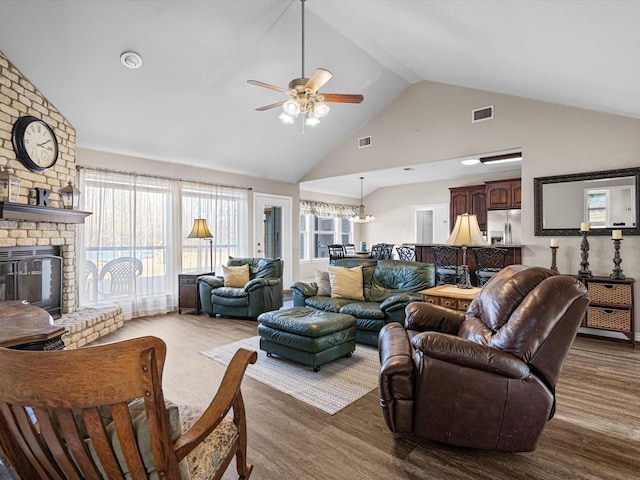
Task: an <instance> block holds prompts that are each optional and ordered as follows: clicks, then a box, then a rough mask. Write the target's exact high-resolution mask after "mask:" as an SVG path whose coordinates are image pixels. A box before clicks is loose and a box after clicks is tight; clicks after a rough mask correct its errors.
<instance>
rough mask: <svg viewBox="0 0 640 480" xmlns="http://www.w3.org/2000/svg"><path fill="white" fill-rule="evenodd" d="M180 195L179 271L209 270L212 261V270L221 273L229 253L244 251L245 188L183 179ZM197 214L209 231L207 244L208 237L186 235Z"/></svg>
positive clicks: (245, 236)
mask: <svg viewBox="0 0 640 480" xmlns="http://www.w3.org/2000/svg"><path fill="white" fill-rule="evenodd" d="M180 198H181V200H182V231H183V239H184V240H183V248H182V269H183V271H200V272H203V271H209V270H211V265H212V264H213V271H214V272H216V274H218V275H222V265H226V264H227V260H228V259H229V257H238V256H243V255H246V249H247V241H246V239H247V237H248V235H247V205H248V194H247V190H246V189H241V188H235V187H224V186H220V185H207V184H202V183H192V182H186V181H183V182H181V195H180ZM197 218H204V219H205V220H206V221H207V226H208V227H209V231H210V232H211V234H212V235H213V239H211V241H212V243H211V244H210V243H209V242H210V240H208V239H198V238H187V235H189V232H190V231H191V228H192V227H193V221H194V220H195V219H197ZM211 250H212V251H213V261H211V254H212V252H211Z"/></svg>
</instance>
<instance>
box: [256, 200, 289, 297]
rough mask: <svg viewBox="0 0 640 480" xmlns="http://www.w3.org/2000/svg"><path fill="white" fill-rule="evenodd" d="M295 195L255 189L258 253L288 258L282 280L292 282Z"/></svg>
mask: <svg viewBox="0 0 640 480" xmlns="http://www.w3.org/2000/svg"><path fill="white" fill-rule="evenodd" d="M291 202H292V198H291V197H284V196H279V195H269V194H266V193H255V194H254V195H253V211H254V212H255V214H254V230H253V231H254V239H255V240H254V247H253V256H254V257H264V258H277V257H280V258H281V259H282V260H283V261H284V272H283V276H282V284H283V286H284V288H285V289H288V288H289V285H291V259H292V253H291V228H292V219H291Z"/></svg>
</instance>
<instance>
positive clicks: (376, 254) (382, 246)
mask: <svg viewBox="0 0 640 480" xmlns="http://www.w3.org/2000/svg"><path fill="white" fill-rule="evenodd" d="M392 256H393V245H392V244H390V243H376V244H375V245H373V246H372V247H371V258H374V259H376V260H388V259H390V258H391V257H392Z"/></svg>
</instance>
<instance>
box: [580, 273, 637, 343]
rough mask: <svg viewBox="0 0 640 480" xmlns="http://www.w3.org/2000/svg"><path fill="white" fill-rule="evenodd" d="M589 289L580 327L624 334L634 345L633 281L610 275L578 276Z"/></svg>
mask: <svg viewBox="0 0 640 480" xmlns="http://www.w3.org/2000/svg"><path fill="white" fill-rule="evenodd" d="M578 278H579V279H580V280H582V282H583V283H584V284H585V285H586V287H587V290H589V299H590V300H591V303H590V304H589V307H587V313H586V315H585V317H584V319H583V320H582V326H583V327H588V328H596V329H599V330H608V331H612V332H620V333H622V334H624V335H625V336H626V337H627V338H628V339H629V340H630V341H631V345H633V346H634V347H635V346H636V337H635V325H634V315H633V308H634V300H633V287H634V283H635V280H634V279H633V278H625V279H623V280H612V279H611V278H609V277H588V278H583V277H578Z"/></svg>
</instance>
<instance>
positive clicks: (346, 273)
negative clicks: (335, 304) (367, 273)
mask: <svg viewBox="0 0 640 480" xmlns="http://www.w3.org/2000/svg"><path fill="white" fill-rule="evenodd" d="M329 282H330V283H331V297H332V298H347V299H349V300H360V301H364V292H363V290H362V266H361V265H360V266H357V267H353V268H345V267H334V266H331V265H330V266H329Z"/></svg>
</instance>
